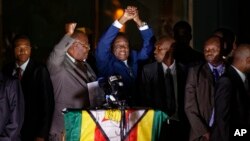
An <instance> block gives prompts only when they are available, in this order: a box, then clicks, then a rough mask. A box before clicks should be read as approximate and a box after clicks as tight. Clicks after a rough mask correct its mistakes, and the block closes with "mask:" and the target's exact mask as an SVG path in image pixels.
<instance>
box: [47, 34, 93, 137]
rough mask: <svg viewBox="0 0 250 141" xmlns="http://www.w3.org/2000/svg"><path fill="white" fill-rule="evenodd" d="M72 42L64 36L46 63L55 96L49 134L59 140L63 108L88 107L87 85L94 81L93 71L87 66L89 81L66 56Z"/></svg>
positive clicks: (61, 130) (62, 125)
mask: <svg viewBox="0 0 250 141" xmlns="http://www.w3.org/2000/svg"><path fill="white" fill-rule="evenodd" d="M74 41H75V40H74V39H73V38H71V37H69V36H68V35H65V36H64V37H63V38H62V40H61V41H60V42H59V43H58V44H57V45H56V46H55V47H54V49H53V51H52V52H51V54H50V56H49V58H48V62H47V66H48V70H49V72H50V75H51V80H52V83H53V87H54V94H55V111H54V115H53V121H52V125H51V129H50V134H51V135H53V136H54V137H53V138H56V139H60V138H61V135H62V133H63V132H64V119H63V114H62V110H63V109H64V108H83V107H89V106H90V102H89V96H88V89H87V83H89V82H92V81H95V79H96V75H95V73H94V71H93V70H92V69H91V67H90V66H89V65H88V64H87V68H88V73H90V75H91V76H92V77H91V79H90V80H88V76H87V75H86V74H85V73H84V71H83V70H81V69H80V68H78V67H77V66H76V65H75V64H74V63H73V62H72V61H71V60H70V58H69V57H68V56H67V55H66V52H67V50H68V48H69V47H70V46H71V45H72V43H73V42H74Z"/></svg>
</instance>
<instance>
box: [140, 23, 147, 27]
mask: <svg viewBox="0 0 250 141" xmlns="http://www.w3.org/2000/svg"><path fill="white" fill-rule="evenodd" d="M145 25H148V24H147V23H146V22H141V26H139V27H143V26H145Z"/></svg>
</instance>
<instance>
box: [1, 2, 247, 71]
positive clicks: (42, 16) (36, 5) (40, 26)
mask: <svg viewBox="0 0 250 141" xmlns="http://www.w3.org/2000/svg"><path fill="white" fill-rule="evenodd" d="M0 2H1V5H0V6H1V7H0V8H1V9H0V30H1V31H0V46H1V56H0V67H1V66H2V64H3V63H4V62H8V61H9V60H11V58H12V56H11V54H12V48H11V46H10V40H11V38H12V37H13V36H14V35H15V34H17V33H24V34H27V35H28V36H29V37H30V38H31V40H32V43H33V45H32V47H33V57H35V58H36V59H37V60H40V61H44V62H45V61H46V58H47V56H48V55H49V53H50V51H51V49H52V48H53V46H54V45H55V44H56V43H57V42H59V40H60V38H61V37H62V36H63V35H64V25H65V23H67V22H72V21H75V22H77V23H78V27H85V28H86V29H87V31H88V33H89V36H90V41H91V45H92V47H91V48H92V50H93V49H94V48H95V46H96V43H97V41H98V40H99V38H100V36H101V34H102V33H103V32H104V31H105V29H106V28H107V27H108V26H109V25H110V24H111V23H112V22H113V21H114V19H115V13H116V10H117V9H119V8H120V9H122V8H125V7H126V6H127V5H135V6H137V7H138V8H139V11H140V17H141V19H142V20H144V21H146V22H147V23H148V24H149V25H150V26H151V27H152V28H153V30H154V33H155V35H156V36H159V35H161V34H168V35H170V34H171V30H170V29H171V27H172V26H173V25H174V24H175V23H176V22H177V21H179V20H185V21H188V22H189V23H190V24H191V25H192V27H193V44H192V46H193V47H194V48H195V49H197V50H199V51H202V44H203V42H204V40H205V39H206V38H207V37H208V36H209V35H211V34H212V32H213V31H214V30H215V29H217V28H219V27H226V28H229V29H231V30H232V31H233V32H235V33H236V34H237V37H238V41H239V43H249V42H250V34H249V33H250V19H249V13H250V12H249V10H248V9H249V5H250V1H242V0H0ZM125 31H126V32H127V33H128V34H129V37H130V41H131V46H132V48H134V49H140V48H139V46H140V44H141V40H140V35H139V32H138V30H137V27H136V25H135V24H134V23H133V22H128V23H127V24H126V28H125Z"/></svg>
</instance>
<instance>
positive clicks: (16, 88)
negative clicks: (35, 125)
mask: <svg viewBox="0 0 250 141" xmlns="http://www.w3.org/2000/svg"><path fill="white" fill-rule="evenodd" d="M23 119H24V100H23V94H22V90H21V86H20V83H19V81H18V80H17V79H15V80H14V79H7V78H6V77H4V76H3V75H2V73H1V72H0V141H20V130H21V128H22V124H23Z"/></svg>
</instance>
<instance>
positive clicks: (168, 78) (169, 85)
mask: <svg viewBox="0 0 250 141" xmlns="http://www.w3.org/2000/svg"><path fill="white" fill-rule="evenodd" d="M166 72H167V73H166V75H165V84H166V98H167V99H166V100H167V114H168V115H169V116H171V115H173V114H174V113H175V107H176V105H175V93H174V80H173V76H172V74H171V69H169V68H168V69H167V71H166Z"/></svg>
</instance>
